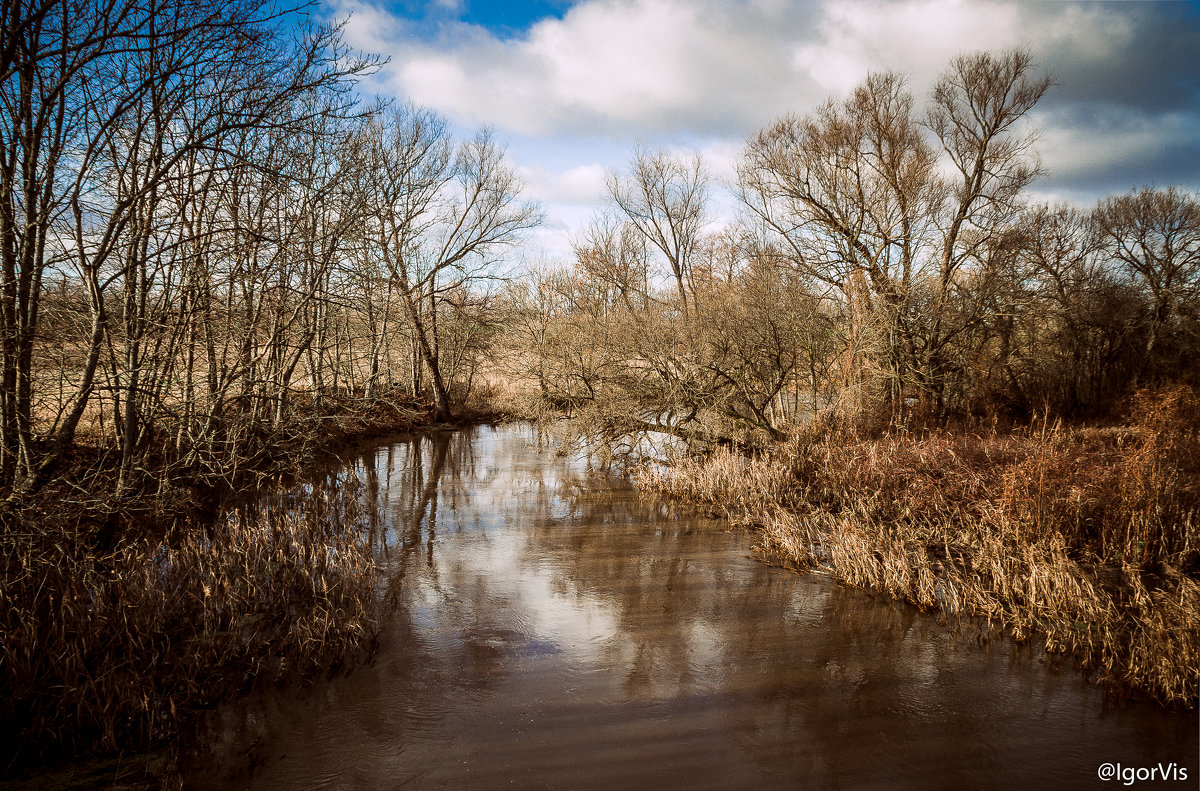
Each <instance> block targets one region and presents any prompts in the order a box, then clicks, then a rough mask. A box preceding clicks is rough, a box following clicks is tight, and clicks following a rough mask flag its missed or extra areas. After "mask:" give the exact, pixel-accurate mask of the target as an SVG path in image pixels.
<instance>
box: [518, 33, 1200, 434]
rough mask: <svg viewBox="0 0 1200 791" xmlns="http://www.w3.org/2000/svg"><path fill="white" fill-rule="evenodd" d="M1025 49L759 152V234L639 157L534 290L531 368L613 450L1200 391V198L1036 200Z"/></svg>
mask: <svg viewBox="0 0 1200 791" xmlns="http://www.w3.org/2000/svg"><path fill="white" fill-rule="evenodd" d="M1050 85H1051V81H1050V79H1049V78H1047V77H1045V76H1040V75H1038V74H1037V73H1036V71H1035V68H1034V65H1033V63H1032V61H1031V58H1030V56H1029V54H1028V53H1026V52H1024V51H1020V50H1015V51H1009V52H1004V53H991V54H989V53H981V54H972V55H967V56H962V57H959V58H956V59H954V60H953V61H952V62H951V63H950V64H949V67H948V68H947V69H946V71H945V72H944V74H943V75H942V76H941V78H940V79H939V80H938V81H937V83H936V85H935V86H934V88H933V90H932V92H931V94H930V96H929V98H928V101H927V102H926V104H925V106H924V107H923V108H921V109H918V107H917V104H916V101H915V100H914V97H913V96H912V94H911V93H910V91H909V90H908V88H907V87H906V81H905V79H904V77H903V76H902V75H898V74H894V73H883V74H872V75H871V76H869V77H868V78H867V80H866V81H865V82H864V83H863V84H862V85H861V86H859V87H858V88H857V89H856V90H854V91H853V93H851V94H850V96H849V97H847V98H845V99H843V100H832V99H831V100H829V101H827V102H826V103H825V104H823V105H822V106H820V107H819V108H817V109H816V110H815V111H813V112H811V113H809V114H807V115H804V116H791V115H789V116H786V117H783V118H781V119H779V120H778V121H776V122H775V123H773V124H771V125H770V126H768V127H767V128H765V129H763V130H762V131H760V132H758V133H757V134H755V135H753V136H752V137H751V138H750V139H749V140H748V141H747V143H746V145H745V149H744V153H743V154H742V157H741V160H740V163H739V167H738V183H737V186H736V190H737V196H738V198H739V199H740V204H741V207H742V212H741V217H740V220H739V221H738V222H737V223H736V224H734V225H733V226H730V227H727V228H724V229H722V230H720V231H717V232H713V231H711V230H706V229H707V228H708V227H709V223H710V220H711V217H710V216H709V209H708V206H709V202H710V200H711V190H712V180H711V179H710V177H709V176H708V175H707V174H706V171H705V168H704V166H703V163H702V162H701V161H700V160H699V158H698V157H694V156H692V157H687V156H680V155H676V154H671V153H667V152H661V151H660V152H652V151H645V150H638V151H637V152H635V154H634V156H633V158H632V160H631V163H630V165H629V167H628V168H627V170H626V171H625V172H622V173H614V174H611V175H610V177H609V181H608V193H609V200H608V202H607V204H606V207H605V208H604V209H603V210H602V211H600V212H599V213H598V214H597V216H596V219H595V220H594V221H593V222H592V224H591V225H590V226H589V227H588V228H587V229H586V230H585V231H584V232H583V233H581V234H580V236H579V238H578V239H577V241H576V248H575V253H576V260H575V262H574V265H573V267H571V268H569V269H562V270H550V271H544V272H541V273H539V274H537V275H535V276H533V277H530V278H529V279H527V280H526V281H525V282H523V283H522V284H520V285H519V286H517V287H515V288H514V289H513V290H512V293H511V295H512V300H513V304H514V306H515V307H516V312H515V315H516V316H517V319H516V321H515V322H514V323H513V325H512V332H513V341H512V343H513V345H514V347H516V348H519V349H521V350H523V351H522V352H521V353H518V354H516V355H515V356H514V358H513V361H514V370H515V371H517V372H518V375H519V376H520V377H522V378H523V379H524V380H525V381H526V382H527V383H528V384H529V386H530V387H532V388H534V389H535V390H536V391H537V392H538V393H539V397H540V398H541V399H542V400H543V401H545V402H548V403H553V404H556V405H558V406H560V407H562V408H565V409H569V410H570V411H572V412H573V413H575V414H576V415H577V416H580V417H586V418H587V419H588V420H587V423H588V425H589V426H590V427H591V429H592V430H595V431H599V432H600V433H602V434H607V435H609V436H611V437H621V436H631V435H636V434H637V433H638V432H645V431H666V432H668V433H672V434H675V435H678V436H682V437H685V438H694V439H707V440H715V441H721V442H728V441H754V439H755V438H759V439H761V438H764V437H770V438H775V439H778V438H781V437H783V436H785V435H786V434H787V432H788V430H789V427H790V426H793V425H795V424H796V423H797V422H804V421H806V420H808V419H810V418H811V417H812V415H813V414H815V413H816V412H818V411H825V413H826V414H827V415H837V416H839V418H841V419H849V420H863V419H869V420H874V421H877V422H879V421H886V422H891V423H895V422H897V421H902V420H904V419H906V417H907V416H909V415H911V414H912V413H913V412H921V413H923V414H925V415H927V416H929V417H932V418H935V419H944V418H946V417H948V416H952V415H956V414H957V415H962V414H967V413H976V414H979V413H990V414H995V415H998V414H1001V413H1006V414H1010V415H1016V416H1028V415H1031V414H1033V413H1044V414H1055V415H1062V416H1075V417H1089V416H1097V415H1103V414H1106V413H1108V412H1109V411H1111V410H1112V409H1113V408H1114V407H1115V406H1116V405H1117V404H1119V403H1121V401H1122V399H1124V398H1125V397H1126V396H1127V395H1128V394H1129V393H1130V392H1131V391H1133V390H1135V389H1137V388H1138V387H1141V386H1146V385H1154V384H1161V383H1164V382H1183V383H1187V384H1192V385H1195V384H1197V383H1198V382H1197V379H1198V378H1200V366H1198V365H1197V362H1198V352H1200V316H1198V308H1200V204H1198V202H1197V200H1196V197H1195V195H1193V194H1191V193H1189V192H1186V191H1184V190H1181V189H1178V188H1174V187H1169V188H1152V187H1145V188H1141V189H1137V190H1134V191H1132V192H1130V193H1128V194H1124V195H1114V196H1111V197H1107V198H1105V199H1103V200H1101V201H1100V202H1099V204H1098V205H1097V206H1096V207H1095V208H1094V209H1092V210H1091V211H1085V210H1080V209H1075V208H1070V207H1068V206H1062V205H1060V206H1046V205H1036V204H1031V203H1030V202H1029V201H1028V199H1027V198H1026V193H1027V188H1028V187H1029V186H1030V185H1031V184H1032V183H1033V182H1034V181H1035V179H1036V178H1037V177H1038V176H1039V175H1041V173H1042V168H1041V166H1040V163H1039V160H1038V159H1037V157H1036V152H1035V151H1034V149H1033V146H1034V138H1035V136H1034V133H1033V130H1031V129H1030V127H1029V123H1028V114H1029V111H1030V110H1031V109H1032V108H1033V107H1034V106H1035V104H1036V103H1037V102H1038V100H1039V99H1040V98H1041V97H1042V96H1043V95H1044V94H1045V92H1046V91H1047V90H1048V89H1049V87H1050Z"/></svg>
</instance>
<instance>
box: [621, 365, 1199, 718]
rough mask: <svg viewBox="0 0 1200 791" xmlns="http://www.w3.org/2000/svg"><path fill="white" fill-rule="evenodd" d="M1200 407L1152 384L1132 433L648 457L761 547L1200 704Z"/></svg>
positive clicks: (1136, 408)
mask: <svg viewBox="0 0 1200 791" xmlns="http://www.w3.org/2000/svg"><path fill="white" fill-rule="evenodd" d="M1198 429H1200V400H1198V399H1197V396H1196V394H1195V393H1194V392H1193V391H1192V390H1190V389H1188V388H1182V387H1180V388H1173V389H1171V390H1168V391H1165V392H1159V393H1143V394H1141V395H1139V396H1138V397H1137V398H1136V399H1135V400H1134V402H1133V405H1132V408H1131V411H1130V421H1129V424H1128V425H1127V426H1124V427H1117V428H1099V429H1098V428H1064V427H1063V426H1061V425H1057V424H1054V425H1050V424H1046V423H1043V422H1041V421H1039V422H1037V423H1036V424H1035V425H1033V426H1031V427H1029V428H1028V429H1026V430H1022V431H1016V432H1013V433H1008V434H1000V433H995V432H991V433H983V434H980V433H974V434H973V433H967V432H965V431H959V432H952V431H937V432H932V433H928V434H926V435H924V436H920V437H916V436H912V435H908V434H904V433H894V434H889V435H884V436H882V437H865V438H864V437H858V436H854V435H852V434H847V433H840V432H837V431H829V430H820V429H814V430H810V432H809V433H808V434H801V435H798V436H797V437H796V438H794V439H793V441H792V442H790V443H785V444H780V445H779V446H778V447H777V448H776V449H775V452H774V453H773V454H771V455H764V456H760V457H758V458H753V459H745V458H740V457H738V456H736V455H735V454H732V453H728V452H721V453H717V454H714V455H712V456H710V457H708V458H705V459H681V460H679V461H678V462H677V463H676V464H675V465H674V466H673V467H672V468H670V469H664V468H643V469H640V470H638V471H637V472H636V473H635V478H636V482H637V484H638V486H639V488H641V489H643V490H645V491H647V492H653V493H655V494H659V495H663V496H666V497H669V498H671V499H674V500H678V501H681V502H686V503H690V504H694V505H699V506H702V507H704V508H706V509H708V510H710V511H715V512H717V513H723V514H727V515H730V516H731V517H733V518H734V519H735V520H737V521H739V522H742V523H745V524H750V525H753V526H755V527H756V529H757V530H758V531H759V538H758V547H759V549H760V550H761V551H762V552H763V553H764V554H766V555H768V556H770V557H772V558H773V559H775V560H777V561H782V562H784V563H786V564H788V565H791V566H793V567H796V568H799V569H810V568H814V567H820V568H823V569H825V570H827V571H828V572H829V573H831V574H832V575H834V576H835V577H837V578H838V579H840V580H842V581H844V582H846V583H848V584H851V585H855V586H858V587H861V588H865V589H869V590H874V591H879V592H881V593H885V594H887V595H890V596H894V597H897V598H901V599H905V600H907V601H909V602H912V603H913V604H915V605H917V606H918V607H921V608H922V609H928V610H938V611H941V612H945V613H949V614H962V615H970V616H980V617H984V618H986V619H988V621H989V622H991V623H993V624H996V625H999V626H1003V627H1004V628H1006V629H1007V630H1008V631H1009V632H1011V634H1013V636H1014V637H1016V638H1017V639H1018V640H1026V639H1032V638H1033V637H1034V636H1037V638H1038V639H1040V640H1042V641H1044V643H1045V646H1046V648H1047V650H1049V651H1051V652H1057V653H1069V654H1071V655H1073V656H1075V657H1076V658H1077V659H1078V660H1079V662H1080V663H1081V664H1082V666H1083V667H1085V668H1086V669H1089V670H1093V671H1096V672H1097V673H1098V675H1099V676H1100V677H1102V678H1104V679H1109V680H1115V681H1117V682H1120V683H1121V684H1124V685H1126V686H1128V687H1132V688H1136V689H1140V690H1143V691H1145V692H1148V693H1149V694H1151V695H1153V696H1154V697H1155V698H1156V699H1158V700H1160V701H1162V702H1163V703H1168V704H1183V705H1189V706H1195V705H1196V702H1197V700H1196V690H1197V682H1198V680H1200V582H1198V580H1197V575H1198V574H1200V552H1198V547H1200V441H1198V439H1200V437H1198Z"/></svg>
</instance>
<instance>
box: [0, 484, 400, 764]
mask: <svg viewBox="0 0 1200 791" xmlns="http://www.w3.org/2000/svg"><path fill="white" fill-rule="evenodd" d="M365 518H366V514H365V511H364V509H363V508H362V506H361V505H360V498H359V494H358V491H357V487H356V485H355V481H354V479H350V480H349V481H346V482H342V483H341V485H339V486H338V487H336V488H317V489H311V490H300V493H299V494H297V493H296V492H292V493H291V494H289V495H286V496H284V495H280V496H278V497H277V498H276V501H275V502H273V503H269V504H268V505H267V506H265V507H264V506H259V507H256V508H241V509H235V510H233V511H231V512H229V513H228V514H227V515H226V516H225V517H224V518H222V519H220V520H219V521H218V522H217V524H216V525H215V526H211V527H203V526H200V525H197V524H195V523H189V524H186V525H182V526H179V527H177V528H176V529H174V530H173V531H171V533H170V534H169V535H168V536H167V537H166V538H164V539H162V540H150V539H148V538H142V539H135V540H129V541H126V542H122V543H119V544H118V545H117V546H116V547H115V548H114V549H113V550H111V551H108V552H105V553H103V554H101V553H98V552H97V551H96V550H95V549H93V548H89V543H88V542H87V541H84V540H78V537H71V536H66V535H64V534H62V533H61V532H56V531H49V530H47V531H40V530H26V531H25V532H16V531H9V532H8V533H7V534H5V535H3V537H2V544H3V548H2V553H3V554H2V559H0V563H2V566H0V575H2V579H3V586H2V587H0V613H2V615H0V617H2V618H3V626H2V631H3V634H4V640H3V641H2V642H0V688H2V689H3V690H4V696H3V699H2V700H0V707H2V708H0V721H2V722H3V723H4V729H5V731H7V732H6V733H5V736H6V737H7V744H9V745H10V747H11V748H12V749H14V750H15V749H17V748H18V747H20V746H23V747H24V750H25V754H26V755H27V756H28V755H29V754H30V753H37V752H46V751H51V750H56V749H68V750H72V751H84V750H91V749H101V750H138V749H145V748H147V747H149V746H151V745H153V744H155V743H157V742H160V741H162V740H163V739H165V738H168V737H171V736H172V735H173V734H174V733H175V732H176V730H177V728H178V726H179V724H180V722H181V720H182V719H183V718H184V717H185V716H186V715H187V713H188V712H191V711H194V710H196V709H198V708H200V707H204V706H207V705H211V704H212V703H213V702H215V701H216V700H218V699H219V698H220V697H222V696H225V695H228V694H230V693H233V692H237V691H240V690H244V689H246V688H249V687H250V686H252V685H253V684H255V683H256V682H271V681H278V680H283V679H291V678H303V677H305V676H307V675H311V674H316V673H324V672H326V671H328V670H329V669H330V668H332V667H335V666H337V665H339V664H341V663H343V662H347V661H350V660H353V659H354V658H355V657H357V656H359V655H360V654H361V653H362V652H363V651H364V650H365V649H366V648H367V647H368V646H369V645H370V644H371V642H372V640H373V638H374V635H375V630H376V617H377V613H376V576H377V575H376V568H375V563H374V559H373V555H372V550H371V545H370V537H369V533H368V531H367V530H366V528H365Z"/></svg>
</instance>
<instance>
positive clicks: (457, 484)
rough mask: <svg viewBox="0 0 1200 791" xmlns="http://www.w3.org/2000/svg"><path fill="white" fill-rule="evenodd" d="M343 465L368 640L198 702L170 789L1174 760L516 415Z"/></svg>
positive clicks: (1119, 724)
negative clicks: (266, 684)
mask: <svg viewBox="0 0 1200 791" xmlns="http://www.w3.org/2000/svg"><path fill="white" fill-rule="evenodd" d="M352 468H353V470H354V474H357V475H358V476H359V477H360V478H361V479H363V480H364V482H365V483H366V487H365V491H366V496H367V497H368V498H369V499H370V501H371V504H372V507H373V508H374V509H375V512H376V514H377V516H378V519H379V521H380V524H381V527H382V528H383V530H384V534H383V535H384V540H383V541H382V542H381V547H380V553H381V563H382V566H383V569H384V572H383V573H384V575H385V577H386V579H387V583H386V586H385V587H386V589H387V591H386V593H387V595H388V596H389V597H390V599H391V603H392V605H393V607H394V609H393V610H392V614H391V615H390V616H389V618H388V620H387V621H386V623H385V628H384V631H383V633H382V635H381V637H380V645H379V649H378V652H377V653H376V655H375V658H374V660H373V662H372V663H371V664H370V665H368V666H366V667H363V668H360V669H358V670H356V671H354V672H353V673H351V674H349V675H347V676H341V677H336V678H334V679H332V680H329V681H325V682H321V683H319V684H317V685H316V686H313V687H310V688H307V689H303V690H288V691H283V692H272V693H269V694H260V695H256V696H253V697H251V698H249V699H246V700H242V701H239V702H238V703H235V704H231V705H228V706H226V707H224V708H222V709H220V710H218V711H217V712H215V713H214V714H213V716H212V718H211V720H210V721H209V722H208V723H207V725H206V726H205V728H204V730H203V732H202V735H201V736H200V738H199V740H198V744H197V746H195V747H194V748H193V754H192V756H191V759H190V760H189V761H188V766H189V767H190V768H189V769H188V771H189V775H188V779H187V782H188V785H189V786H192V787H196V788H210V787H215V788H220V787H227V788H247V787H249V788H262V789H305V788H322V789H324V788H330V789H334V788H337V789H341V788H495V787H506V788H523V789H537V788H686V789H706V788H714V789H718V788H719V789H724V788H845V789H857V788H880V789H882V788H896V789H901V788H903V789H909V788H911V789H942V788H944V789H976V788H979V789H988V788H996V789H1000V788H1003V789H1012V788H1014V787H1018V788H1022V787H1023V788H1106V787H1108V788H1112V787H1124V785H1123V784H1122V782H1121V780H1120V778H1119V777H1118V778H1116V779H1114V780H1111V781H1109V782H1107V783H1104V782H1101V781H1100V780H1099V779H1098V777H1097V770H1098V769H1099V767H1100V766H1101V765H1102V764H1104V763H1106V762H1111V763H1112V764H1114V765H1116V764H1120V765H1121V767H1123V768H1124V767H1132V768H1140V767H1146V768H1152V767H1158V766H1159V764H1162V771H1168V772H1172V776H1174V777H1179V774H1180V772H1179V770H1180V769H1182V770H1184V771H1185V772H1186V775H1187V779H1186V780H1178V781H1173V782H1168V783H1165V784H1157V783H1152V782H1138V783H1136V787H1138V788H1151V787H1164V788H1187V789H1191V788H1196V787H1197V784H1198V782H1200V781H1198V778H1200V767H1198V766H1197V763H1198V759H1197V754H1198V746H1197V738H1198V736H1197V733H1198V731H1197V725H1196V716H1195V714H1173V713H1170V712H1164V711H1163V710H1161V709H1159V708H1157V707H1155V706H1153V705H1149V704H1135V703H1129V702H1113V701H1111V700H1106V698H1105V695H1104V694H1103V693H1102V692H1101V690H1099V689H1098V688H1096V687H1095V686H1092V685H1089V684H1087V683H1086V682H1084V681H1083V680H1082V679H1081V677H1080V676H1079V674H1078V673H1076V672H1072V671H1071V670H1069V669H1065V670H1056V669H1053V668H1051V667H1049V666H1048V665H1047V664H1046V662H1045V659H1044V657H1041V656H1039V654H1038V653H1037V652H1035V651H1030V650H1028V649H1023V648H1021V647H1019V646H1014V645H1012V644H1011V643H1009V642H1008V641H1004V640H993V641H991V642H988V643H986V644H980V643H979V642H978V641H976V640H974V639H972V638H970V637H969V636H967V635H964V634H963V633H961V632H960V631H958V630H955V629H951V628H949V627H947V626H945V625H942V624H939V623H938V622H937V621H936V620H934V619H933V618H930V617H928V616H925V615H921V614H919V613H917V612H916V611H915V610H913V609H912V608H909V607H906V606H902V605H898V604H894V603H890V602H882V601H879V600H877V599H875V598H873V597H871V596H868V595H866V594H864V593H862V592H860V591H857V590H853V589H849V588H846V587H844V586H840V585H838V584H835V583H832V582H830V581H829V580H827V579H825V578H823V577H819V576H811V575H808V576H803V575H797V574H794V573H791V572H788V571H786V570H783V569H779V568H774V567H771V566H768V565H766V564H764V563H762V562H760V561H759V560H756V559H755V558H754V557H753V556H752V555H751V549H750V546H751V543H752V537H751V536H748V535H746V534H743V533H739V532H728V531H726V529H725V528H724V527H723V525H722V523H721V522H719V521H715V520H707V519H701V518H696V517H693V516H684V517H681V516H677V515H671V514H670V513H669V512H668V511H667V510H666V509H664V508H661V507H656V506H655V505H653V504H650V503H648V502H646V501H645V500H640V499H639V498H638V496H637V494H636V493H635V492H634V491H632V490H631V489H630V488H629V487H628V485H626V484H624V483H623V482H621V481H620V480H619V479H617V478H614V477H610V476H606V475H605V474H603V473H600V472H596V471H593V470H591V469H589V467H588V465H587V463H586V461H585V460H582V459H578V458H562V457H557V456H555V455H554V453H553V447H552V445H551V444H550V443H548V442H547V441H546V440H545V439H544V438H542V437H540V436H539V434H538V433H537V431H536V429H534V428H533V427H530V426H522V425H518V426H506V427H500V428H488V427H480V428H476V429H473V430H469V431H462V432H457V433H439V434H432V435H425V436H418V437H413V438H411V439H410V440H407V441H402V442H397V443H395V444H392V445H389V446H386V447H383V448H379V449H376V450H372V451H370V452H368V453H366V454H365V455H363V456H362V457H361V458H360V459H358V460H357V461H356V462H355V463H354V464H353V465H352ZM1172 763H1174V764H1175V765H1176V768H1175V769H1174V770H1172V769H1171V766H1170V765H1171V764H1172Z"/></svg>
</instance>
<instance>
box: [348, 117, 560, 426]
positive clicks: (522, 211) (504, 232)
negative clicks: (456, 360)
mask: <svg viewBox="0 0 1200 791" xmlns="http://www.w3.org/2000/svg"><path fill="white" fill-rule="evenodd" d="M360 151H361V152H362V154H363V156H364V157H365V158H367V159H368V161H370V162H371V167H372V169H371V171H370V173H369V175H368V176H366V177H365V178H364V181H363V182H362V183H361V184H360V187H361V188H362V189H363V190H364V193H365V194H366V195H367V196H368V198H367V200H368V206H369V208H370V213H369V214H370V217H371V225H370V228H369V230H368V232H367V237H368V238H369V239H370V241H371V243H372V244H373V245H374V250H375V252H376V253H377V254H378V255H379V257H380V258H381V259H382V261H383V263H384V265H385V267H386V268H387V270H388V273H389V275H390V277H391V278H392V279H393V281H394V282H395V283H396V284H397V286H398V288H397V291H398V293H399V296H400V298H401V300H402V302H403V304H404V307H405V312H406V313H407V318H408V321H409V326H410V328H411V331H412V334H413V343H414V346H415V350H414V361H415V360H418V359H419V360H420V361H421V362H422V363H423V366H424V369H425V371H426V372H427V373H428V374H429V377H430V382H431V385H432V391H433V398H434V406H435V409H436V410H437V415H438V418H439V419H441V420H448V419H449V418H450V417H451V405H450V397H449V390H448V387H447V383H446V381H445V378H444V376H443V370H442V366H441V364H440V359H439V358H440V354H439V335H438V329H437V322H438V309H439V305H440V304H441V303H442V301H443V298H444V295H445V294H447V293H449V292H451V291H454V290H456V289H459V288H461V287H462V286H463V285H464V284H466V283H468V282H470V281H472V280H474V279H478V278H481V277H484V276H486V275H488V273H489V269H490V267H491V266H492V265H493V264H494V263H495V258H494V256H496V255H497V253H498V252H499V251H500V250H502V249H504V248H506V247H507V246H509V245H511V244H513V243H514V242H515V241H516V240H517V239H518V238H519V237H520V234H521V232H522V231H525V230H527V229H529V228H531V227H533V226H534V225H536V224H537V223H538V222H540V219H541V215H540V211H539V209H538V208H537V207H536V206H535V205H533V204H531V203H528V202H525V201H522V200H521V198H520V189H521V185H520V182H519V181H518V179H517V177H516V175H515V174H514V173H513V171H512V170H511V168H509V167H508V165H507V164H505V162H504V152H503V149H502V148H501V147H500V146H499V145H498V144H497V143H496V142H495V141H494V140H493V139H492V137H491V135H490V134H488V133H487V132H482V131H481V132H479V133H478V134H476V136H475V137H474V138H472V139H470V140H468V141H465V142H462V143H456V142H455V141H454V140H453V139H452V138H451V136H450V134H449V132H448V130H447V128H446V124H445V121H443V120H442V119H441V118H440V117H438V116H437V115H435V114H434V113H432V112H430V111H428V110H422V109H418V108H415V107H411V106H406V107H402V108H400V109H398V110H396V111H395V112H394V113H392V114H391V115H389V116H387V117H386V118H384V119H381V120H380V121H379V122H378V123H377V124H376V125H374V126H373V127H371V128H368V129H367V130H365V131H364V133H363V135H362V136H361V137H360ZM413 380H414V386H417V385H418V383H419V379H418V377H417V376H415V375H414V377H413Z"/></svg>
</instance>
